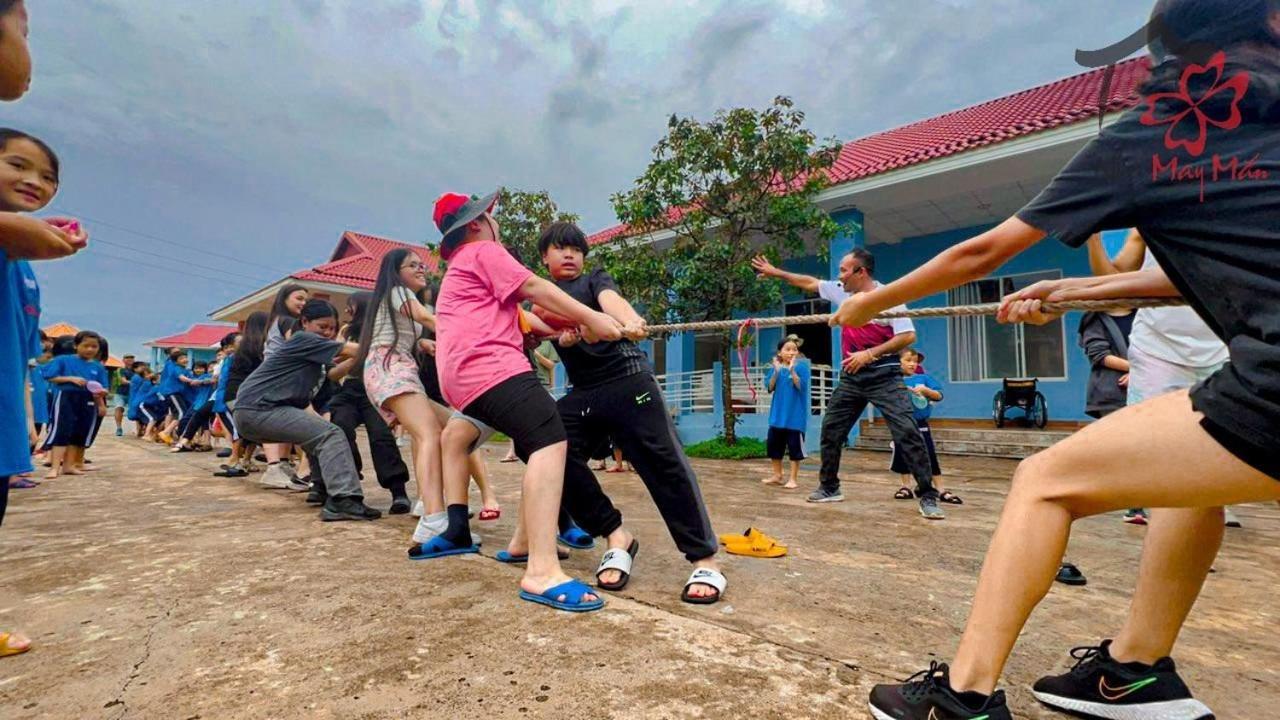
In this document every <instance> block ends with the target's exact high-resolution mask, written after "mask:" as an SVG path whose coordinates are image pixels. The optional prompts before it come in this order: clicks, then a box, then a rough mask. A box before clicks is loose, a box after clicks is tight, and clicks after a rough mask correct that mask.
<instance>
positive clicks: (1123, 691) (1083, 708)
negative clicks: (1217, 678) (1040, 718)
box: [1031, 640, 1213, 720]
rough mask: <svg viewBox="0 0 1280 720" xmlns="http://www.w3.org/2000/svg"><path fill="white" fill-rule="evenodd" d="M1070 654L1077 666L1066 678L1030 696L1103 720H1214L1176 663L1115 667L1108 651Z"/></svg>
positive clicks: (1052, 679)
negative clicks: (1193, 695) (1182, 675)
mask: <svg viewBox="0 0 1280 720" xmlns="http://www.w3.org/2000/svg"><path fill="white" fill-rule="evenodd" d="M1110 646H1111V641H1110V640H1104V641H1103V642H1102V644H1101V645H1099V646H1098V647H1078V648H1075V649H1074V650H1072V651H1071V656H1072V657H1074V658H1075V659H1076V664H1075V667H1073V668H1071V671H1070V672H1068V673H1066V674H1065V675H1057V676H1049V677H1043V678H1040V680H1039V681H1037V682H1036V684H1035V685H1034V686H1032V689H1031V694H1033V695H1035V696H1036V699H1037V700H1039V701H1040V702H1042V703H1044V704H1045V705H1048V706H1049V707H1051V708H1054V709H1057V710H1064V711H1066V712H1069V713H1075V714H1077V715H1079V716H1080V717H1086V718H1100V719H1101V720H1213V712H1212V711H1211V710H1209V708H1208V706H1206V705H1205V704H1204V703H1202V702H1200V701H1199V700H1196V699H1195V698H1193V697H1191V691H1190V690H1188V689H1187V684H1186V683H1184V682H1183V681H1182V678H1180V677H1178V671H1177V669H1176V668H1175V667H1174V664H1173V659H1172V658H1162V659H1160V660H1158V661H1156V664H1155V665H1143V664H1141V663H1121V662H1116V661H1115V659H1114V658H1112V657H1111V653H1110V652H1109V651H1108V649H1109V648H1110Z"/></svg>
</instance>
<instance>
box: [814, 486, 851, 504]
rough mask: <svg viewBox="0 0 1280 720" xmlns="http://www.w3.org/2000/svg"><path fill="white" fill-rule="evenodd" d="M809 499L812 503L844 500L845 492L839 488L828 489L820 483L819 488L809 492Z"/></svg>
mask: <svg viewBox="0 0 1280 720" xmlns="http://www.w3.org/2000/svg"><path fill="white" fill-rule="evenodd" d="M808 500H809V502H811V503H832V502H844V493H842V492H840V491H839V490H838V489H837V490H828V489H827V488H825V487H822V486H821V485H819V486H818V489H817V490H814V491H813V492H811V493H809V498H808Z"/></svg>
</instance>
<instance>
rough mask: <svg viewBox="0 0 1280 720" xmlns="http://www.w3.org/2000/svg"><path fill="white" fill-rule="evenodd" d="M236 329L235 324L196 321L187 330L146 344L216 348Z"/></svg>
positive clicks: (169, 346)
mask: <svg viewBox="0 0 1280 720" xmlns="http://www.w3.org/2000/svg"><path fill="white" fill-rule="evenodd" d="M235 329H236V326H235V325H221V324H218V325H215V324H212V323H196V324H195V325H192V326H191V327H190V328H188V329H187V331H186V332H183V333H178V334H177V335H170V336H168V337H162V338H157V339H155V340H152V341H151V342H149V343H146V344H147V345H148V346H150V347H162V348H216V347H218V343H220V342H222V338H223V337H225V336H226V334H227V333H229V332H231V331H232V330H235Z"/></svg>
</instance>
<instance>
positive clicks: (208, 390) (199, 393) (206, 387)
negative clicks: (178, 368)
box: [187, 373, 213, 408]
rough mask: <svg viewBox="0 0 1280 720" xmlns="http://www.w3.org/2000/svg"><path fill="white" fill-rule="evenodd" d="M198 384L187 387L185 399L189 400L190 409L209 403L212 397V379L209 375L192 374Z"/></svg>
mask: <svg viewBox="0 0 1280 720" xmlns="http://www.w3.org/2000/svg"><path fill="white" fill-rule="evenodd" d="M191 377H192V378H194V379H195V380H196V381H197V382H198V383H199V384H197V385H188V386H187V397H189V398H190V399H191V407H193V408H199V407H201V406H203V405H204V404H205V403H206V402H208V401H209V398H210V397H211V396H212V395H213V378H212V377H210V376H209V375H196V374H194V373H193V374H192V375H191Z"/></svg>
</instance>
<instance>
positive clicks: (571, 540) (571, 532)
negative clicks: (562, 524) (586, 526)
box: [556, 525, 596, 550]
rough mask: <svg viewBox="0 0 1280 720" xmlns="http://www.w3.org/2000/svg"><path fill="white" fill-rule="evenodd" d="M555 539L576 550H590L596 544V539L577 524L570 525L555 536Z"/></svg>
mask: <svg viewBox="0 0 1280 720" xmlns="http://www.w3.org/2000/svg"><path fill="white" fill-rule="evenodd" d="M556 540H559V541H560V544H561V545H568V546H569V547H571V548H574V549H576V550H590V549H591V548H593V547H595V546H596V539H595V538H593V537H591V535H590V534H588V533H587V531H586V530H583V529H582V528H580V527H578V526H577V525H570V526H569V529H568V530H565V531H564V532H562V533H560V534H559V535H557V536H556Z"/></svg>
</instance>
